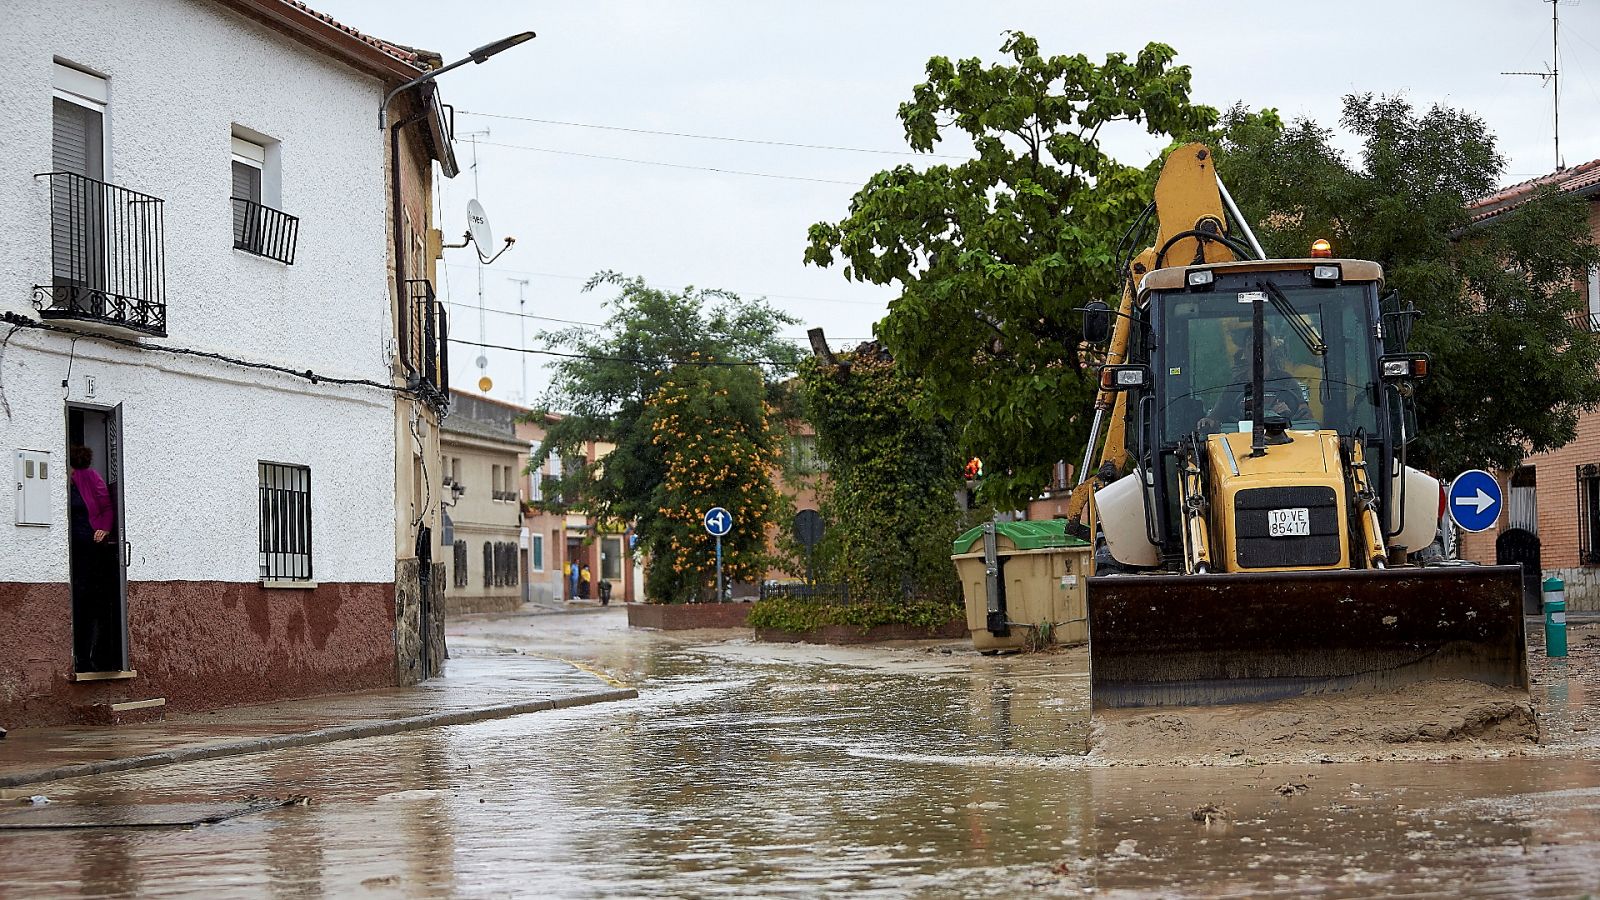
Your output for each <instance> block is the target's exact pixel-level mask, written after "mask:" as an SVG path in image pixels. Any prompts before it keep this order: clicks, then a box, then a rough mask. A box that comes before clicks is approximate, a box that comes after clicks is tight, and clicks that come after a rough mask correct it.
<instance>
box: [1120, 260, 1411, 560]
mask: <svg viewBox="0 0 1600 900" xmlns="http://www.w3.org/2000/svg"><path fill="white" fill-rule="evenodd" d="M1382 287H1383V271H1382V268H1381V267H1380V266H1379V265H1378V264H1376V263H1373V262H1368V261H1364V260H1350V259H1320V258H1319V259H1289V260H1251V261H1243V262H1232V263H1216V264H1210V265H1199V266H1188V267H1171V268H1164V269H1158V270H1156V271H1154V272H1151V273H1149V274H1148V275H1147V276H1145V278H1144V280H1143V282H1142V283H1141V284H1140V286H1139V294H1138V302H1137V304H1136V308H1135V312H1134V318H1135V323H1134V326H1135V327H1134V332H1133V333H1134V335H1135V336H1136V339H1135V340H1133V341H1130V344H1129V356H1130V358H1129V359H1128V363H1130V364H1132V365H1135V366H1141V367H1143V368H1144V369H1145V370H1146V371H1147V372H1148V373H1149V376H1148V377H1149V382H1148V384H1147V386H1146V389H1145V390H1142V391H1140V392H1139V393H1138V394H1137V395H1136V396H1135V397H1130V400H1135V399H1136V400H1137V403H1132V402H1130V404H1129V422H1128V433H1129V434H1130V435H1131V436H1132V441H1131V443H1132V444H1133V447H1134V450H1135V455H1134V458H1135V459H1137V460H1138V461H1139V467H1140V468H1141V469H1143V470H1144V471H1146V472H1153V473H1156V474H1157V477H1156V478H1154V479H1153V482H1154V483H1153V484H1151V485H1150V488H1151V489H1152V494H1153V495H1154V496H1153V497H1152V498H1151V499H1152V500H1153V501H1154V503H1153V505H1152V508H1153V509H1155V510H1158V511H1161V513H1159V514H1157V515H1156V516H1154V517H1153V519H1154V521H1152V522H1150V523H1149V524H1150V525H1151V526H1152V531H1153V533H1152V534H1151V537H1152V538H1154V539H1155V540H1154V541H1153V542H1154V543H1156V544H1158V545H1159V546H1161V547H1162V548H1163V551H1164V553H1168V554H1170V553H1176V552H1179V549H1180V545H1179V533H1180V529H1179V526H1178V517H1179V505H1180V504H1179V496H1180V491H1179V489H1178V467H1179V457H1180V443H1181V442H1190V443H1192V444H1195V445H1198V446H1199V447H1201V448H1202V450H1203V448H1204V446H1205V445H1206V443H1207V442H1206V436H1208V435H1211V434H1217V433H1223V434H1226V433H1234V432H1241V431H1243V432H1250V431H1252V430H1253V428H1254V423H1255V422H1256V421H1258V420H1259V421H1261V422H1262V423H1263V431H1264V432H1265V435H1264V436H1266V435H1270V436H1272V437H1271V439H1270V440H1267V441H1266V443H1267V444H1268V445H1269V446H1266V447H1265V448H1264V449H1263V452H1265V453H1267V454H1268V455H1270V454H1271V446H1270V444H1272V443H1277V442H1288V441H1293V440H1295V439H1296V438H1297V437H1300V436H1305V437H1309V436H1312V435H1314V434H1315V433H1316V432H1319V431H1322V432H1327V431H1332V432H1336V433H1337V434H1338V435H1339V436H1340V437H1342V438H1352V439H1356V440H1361V441H1362V442H1363V443H1364V444H1365V446H1366V457H1367V459H1369V460H1372V461H1373V462H1374V463H1375V464H1376V465H1375V467H1374V475H1376V474H1377V472H1379V471H1384V472H1386V471H1389V469H1390V467H1391V464H1392V461H1393V460H1394V458H1395V457H1394V453H1395V450H1396V447H1395V443H1394V441H1393V440H1392V439H1391V437H1392V436H1391V432H1392V431H1398V430H1401V429H1400V427H1399V425H1398V416H1396V418H1395V427H1393V428H1392V427H1391V414H1390V407H1391V405H1392V406H1393V408H1394V411H1395V413H1398V412H1399V410H1400V408H1401V405H1402V403H1401V400H1400V398H1399V396H1398V395H1397V394H1395V392H1393V391H1392V390H1386V389H1385V385H1384V379H1383V378H1382V377H1381V369H1380V361H1379V357H1378V353H1379V340H1378V339H1379V338H1380V337H1381V335H1382V333H1383V331H1382V328H1381V325H1380V323H1381V322H1382V313H1381V311H1380V307H1379V294H1380V292H1381V290H1382ZM1257 306H1259V307H1260V317H1261V328H1262V335H1261V342H1260V346H1261V351H1262V355H1263V372H1262V375H1263V380H1262V386H1261V395H1262V397H1263V398H1264V403H1263V406H1262V409H1261V414H1260V416H1259V417H1257V416H1256V414H1255V410H1254V403H1255V401H1254V390H1255V388H1254V383H1253V375H1254V371H1253V363H1254V351H1255V347H1256V343H1255V341H1254V334H1255V321H1256V318H1255V317H1256V315H1257V310H1256V307H1257ZM1380 467H1381V468H1380ZM1376 480H1377V481H1378V486H1379V493H1380V494H1381V495H1383V496H1381V497H1380V503H1386V502H1387V493H1388V482H1389V479H1387V478H1377V479H1376Z"/></svg>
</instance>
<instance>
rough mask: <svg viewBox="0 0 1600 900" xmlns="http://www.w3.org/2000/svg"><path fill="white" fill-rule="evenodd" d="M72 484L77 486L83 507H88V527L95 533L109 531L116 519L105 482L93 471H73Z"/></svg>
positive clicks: (109, 492)
mask: <svg viewBox="0 0 1600 900" xmlns="http://www.w3.org/2000/svg"><path fill="white" fill-rule="evenodd" d="M72 483H73V484H75V485H77V486H78V496H80V497H82V498H83V505H84V506H87V507H89V525H90V526H91V527H93V528H94V530H95V531H110V530H111V529H112V526H114V525H116V523H117V517H116V514H115V512H114V511H113V510H112V509H111V491H109V490H107V489H106V480H105V479H104V478H101V477H100V473H99V472H96V471H95V470H93V469H73V470H72Z"/></svg>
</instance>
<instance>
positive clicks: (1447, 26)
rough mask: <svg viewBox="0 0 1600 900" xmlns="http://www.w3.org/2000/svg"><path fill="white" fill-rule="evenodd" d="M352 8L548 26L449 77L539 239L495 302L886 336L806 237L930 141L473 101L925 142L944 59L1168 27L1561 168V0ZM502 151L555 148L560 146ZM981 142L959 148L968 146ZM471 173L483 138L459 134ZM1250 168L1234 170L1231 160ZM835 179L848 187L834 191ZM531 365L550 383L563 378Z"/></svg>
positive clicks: (1057, 46) (1234, 56)
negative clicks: (688, 289)
mask: <svg viewBox="0 0 1600 900" xmlns="http://www.w3.org/2000/svg"><path fill="white" fill-rule="evenodd" d="M310 3H311V5H312V6H313V7H314V8H316V9H318V10H321V11H324V12H327V13H329V14H331V15H333V16H334V17H335V18H337V19H339V20H340V21H342V22H345V23H346V24H349V25H352V26H354V27H356V28H360V29H362V30H364V31H368V32H370V33H372V34H376V35H379V36H382V37H385V38H389V39H391V40H395V41H399V42H402V43H407V44H412V45H416V46H422V47H426V48H428V49H431V50H435V51H438V52H440V53H442V54H443V55H444V57H445V58H446V59H447V60H448V59H454V58H457V57H459V56H461V55H462V54H464V52H465V51H466V50H469V49H471V48H472V47H475V46H478V45H480V44H483V43H486V42H488V41H489V40H492V39H494V38H498V37H500V36H503V35H505V34H508V33H512V32H515V31H519V30H523V29H532V30H534V31H537V32H538V33H539V38H538V40H536V41H533V42H531V43H529V44H525V45H523V46H521V47H518V48H515V49H513V50H511V51H508V52H507V53H506V54H504V55H502V56H500V57H496V58H495V59H494V60H492V61H491V62H489V63H487V64H485V65H483V66H468V67H466V68H464V69H461V70H458V71H456V72H452V73H449V74H447V75H445V76H444V77H443V78H442V79H441V85H442V87H443V91H444V95H445V99H446V100H447V101H448V102H450V103H453V104H454V105H455V106H456V107H457V109H458V110H460V111H462V112H460V113H459V114H458V118H457V123H456V127H457V133H458V135H463V134H466V133H468V132H472V131H481V130H484V129H487V130H488V131H489V134H488V135H484V136H481V137H480V139H481V141H482V143H480V144H479V145H478V148H477V153H478V159H479V162H480V169H479V180H480V183H481V191H480V196H481V199H482V201H483V203H484V205H485V206H486V207H487V209H488V211H489V214H490V216H491V218H492V220H493V222H494V228H495V231H496V233H497V234H498V235H513V236H515V237H516V238H517V245H516V248H515V249H513V250H512V251H511V252H509V253H507V254H506V255H505V256H503V257H502V258H501V260H500V261H499V262H497V263H496V264H495V265H494V266H492V267H490V268H488V269H487V270H486V272H485V276H484V288H485V290H484V304H485V306H487V307H488V308H489V309H490V310H511V311H515V310H517V309H518V299H517V298H518V285H516V284H515V283H514V282H513V279H524V278H525V279H527V280H528V284H527V286H526V298H527V300H526V306H525V311H526V312H527V313H528V314H530V315H538V316H549V317H556V318H564V319H575V320H582V321H589V322H597V321H601V320H602V319H603V318H604V317H605V315H606V312H605V310H604V309H603V308H602V306H601V304H602V302H603V301H604V300H605V299H606V297H607V295H606V294H605V293H604V292H598V293H595V294H583V293H581V292H580V290H579V288H580V287H581V285H582V281H583V279H584V278H585V277H587V276H588V275H590V274H592V273H594V272H596V271H599V270H602V269H615V270H617V271H620V272H624V273H627V274H630V275H635V274H636V275H642V276H644V277H645V278H646V279H647V280H649V281H651V282H652V283H656V284H660V285H663V286H671V287H680V286H683V285H687V284H693V285H696V286H704V287H723V288H728V289H730V290H735V291H738V292H740V293H743V294H750V295H765V296H767V297H769V298H770V299H771V301H772V302H773V304H774V305H776V306H779V307H781V308H783V309H786V310H788V311H790V312H791V313H793V314H794V315H796V316H797V317H798V318H800V319H801V320H802V324H801V325H798V326H796V327H795V328H794V329H793V330H792V333H793V334H794V335H795V336H797V337H799V336H803V334H804V332H805V329H806V328H807V327H811V326H817V325H820V326H823V327H824V328H826V329H827V332H828V335H829V336H830V338H836V339H845V338H863V337H867V336H870V335H871V333H872V332H871V327H872V323H873V322H874V321H876V320H877V319H878V318H879V317H881V316H882V314H883V312H884V310H885V308H886V304H887V302H888V301H889V299H890V298H891V297H892V296H893V291H892V289H889V288H877V287H874V286H871V285H861V284H855V283H851V282H847V281H846V280H845V279H844V277H843V276H842V275H841V274H840V271H839V270H838V268H835V269H830V270H818V269H815V268H812V267H807V266H804V265H802V264H801V252H802V250H803V247H804V243H805V230H806V227H807V226H808V225H810V224H811V223H812V222H815V221H818V220H823V219H837V218H839V217H841V216H842V215H843V214H844V212H845V209H846V205H847V203H848V201H849V198H850V196H851V194H852V193H854V190H855V188H856V187H859V186H860V184H861V183H862V182H863V181H864V180H865V179H866V178H867V177H868V176H870V175H871V174H872V173H873V172H875V171H877V170H878V169H880V168H883V167H885V166H888V165H893V164H895V163H896V162H899V161H902V160H905V159H909V158H912V157H908V156H894V155H877V154H869V153H854V152H844V151H821V150H804V149H797V148H785V147H775V146H767V145H763V144H743V143H730V142H719V141H705V140H693V139H687V138H674V137H664V136H654V135H644V134H632V133H627V132H622V131H604V130H597V129H588V128H575V127H563V126H556V125H544V124H536V123H531V122H523V121H516V120H513V119H501V118H487V117H481V116H474V115H468V114H467V111H471V112H478V113H494V114H499V115H509V116H523V117H533V118H540V119H552V120H560V121H565V122H578V123H590V124H597V125H610V126H621V127H629V128H641V129H656V130H663V131H676V132H692V133H697V134H709V135H724V136H729V137H740V138H754V139H759V140H768V141H786V142H799V143H815V144H829V145H837V146H847V147H855V148H865V149H881V150H903V149H904V147H905V144H904V141H903V139H902V137H901V132H900V129H899V125H898V122H897V120H896V119H895V109H896V107H897V106H898V104H899V103H900V102H901V101H902V100H904V99H906V98H907V97H908V96H909V94H910V89H911V86H912V85H913V84H915V83H917V82H918V81H920V80H921V75H922V68H923V65H924V64H925V63H926V61H927V59H928V57H929V56H933V55H945V56H951V57H959V56H972V55H978V56H982V57H984V58H985V59H988V60H997V59H998V58H999V53H998V48H999V45H1000V42H1001V32H1002V31H1004V30H1005V29H1008V28H1017V29H1021V30H1023V31H1027V32H1028V33H1030V34H1032V35H1034V36H1035V37H1037V38H1038V39H1039V40H1040V43H1041V45H1042V48H1043V49H1044V51H1045V52H1047V53H1077V52H1083V53H1086V54H1088V55H1089V56H1090V58H1091V59H1095V58H1099V57H1102V56H1103V55H1104V54H1105V53H1106V52H1108V51H1114V50H1120V51H1126V52H1128V53H1130V54H1132V53H1133V52H1136V51H1137V50H1138V48H1139V47H1142V46H1143V45H1144V44H1145V42H1147V41H1151V40H1159V41H1165V42H1167V43H1170V44H1172V45H1173V46H1174V47H1176V48H1177V50H1178V52H1179V62H1180V63H1183V64H1187V65H1189V66H1191V67H1192V68H1193V70H1194V88H1195V98H1196V99H1197V100H1198V101H1200V102H1204V103H1209V104H1211V105H1213V106H1218V107H1226V106H1228V105H1231V104H1232V103H1233V102H1234V101H1236V100H1243V101H1244V102H1246V103H1247V104H1249V105H1250V106H1252V107H1276V108H1277V109H1278V110H1279V111H1280V112H1282V113H1283V114H1284V115H1285V116H1286V117H1291V118H1293V117H1297V116H1310V117H1311V118H1314V119H1316V120H1317V121H1319V122H1322V123H1324V124H1330V125H1331V124H1336V123H1337V119H1338V111H1339V99H1340V97H1341V96H1342V95H1343V94H1346V93H1349V92H1352V91H1374V92H1379V93H1395V92H1401V93H1404V94H1405V95H1406V96H1407V97H1409V98H1410V99H1411V100H1412V101H1413V103H1415V104H1416V105H1417V106H1419V107H1426V106H1427V105H1429V104H1432V103H1435V102H1443V103H1447V104H1450V105H1453V106H1457V107H1461V108H1464V109H1467V110H1470V111H1473V112H1475V113H1477V114H1478V115H1480V116H1482V117H1483V118H1484V119H1485V120H1486V121H1487V122H1488V124H1489V126H1490V127H1491V128H1492V129H1493V130H1494V131H1495V133H1496V134H1497V135H1498V136H1499V138H1500V142H1501V150H1502V152H1503V153H1504V154H1505V155H1506V157H1507V160H1508V163H1509V165H1508V175H1507V179H1506V180H1507V181H1517V180H1521V179H1522V178H1526V177H1529V176H1531V175H1535V174H1540V173H1544V172H1548V171H1550V170H1551V169H1552V168H1553V166H1554V157H1553V150H1552V147H1551V109H1550V91H1549V89H1548V88H1542V87H1541V82H1540V79H1538V78H1514V77H1507V76H1502V75H1500V74H1499V73H1500V72H1501V71H1504V70H1524V71H1533V70H1542V69H1543V68H1544V65H1545V63H1546V62H1548V61H1549V60H1550V56H1551V54H1550V5H1549V4H1548V3H1545V2H1540V0H1477V2H1471V0H1454V2H1427V3H1405V2H1396V0H1389V2H1384V3H1378V2H1362V0H1350V2H1344V3H1300V2H1251V3H1229V2H1218V3H1210V4H1197V3H1193V2H1182V3H1179V2H1160V3H1155V2H1138V0H1123V2H1094V3H1079V2H1054V3H1045V2H971V0H969V2H964V3H962V2H949V0H936V2H928V0H920V2H909V0H907V2H894V3H890V2H863V0H856V2H839V0H822V2H816V0H813V2H810V3H806V4H784V5H779V4H775V3H766V2H752V0H743V2H736V0H702V2H689V0H680V2H672V3H666V2H656V3H647V2H643V0H633V2H621V0H610V2H583V3H572V2H569V3H509V2H504V3H483V2H456V3H449V4H446V3H440V2H438V0H310ZM1561 15H1562V62H1563V67H1564V71H1563V79H1562V80H1563V85H1562V95H1563V102H1562V151H1563V156H1564V157H1565V158H1566V161H1567V163H1568V164H1569V165H1576V164H1578V163H1580V162H1584V161H1587V160H1589V159H1592V158H1595V157H1597V156H1600V122H1597V120H1596V118H1595V116H1594V115H1593V114H1592V113H1593V111H1594V110H1595V109H1596V108H1597V107H1600V0H1588V2H1585V3H1580V4H1577V5H1573V6H1566V5H1563V6H1562V7H1561ZM501 145H519V146H520V147H538V148H543V149H544V151H562V153H554V152H541V151H538V150H529V149H515V148H512V147H508V146H501ZM1108 145H1109V146H1110V147H1111V148H1112V150H1113V151H1114V153H1115V154H1116V155H1117V156H1118V157H1119V158H1121V159H1123V160H1124V161H1126V162H1129V163H1136V164H1142V163H1143V162H1145V161H1148V159H1149V158H1150V157H1151V156H1152V155H1153V154H1154V153H1155V152H1156V151H1157V150H1158V149H1159V145H1158V143H1157V142H1155V141H1152V140H1150V139H1148V138H1145V137H1143V136H1142V135H1140V134H1137V133H1135V132H1133V131H1125V132H1120V133H1116V134H1111V135H1109V136H1108ZM955 149H956V152H959V148H955ZM457 152H458V155H459V156H460V158H461V160H462V163H463V166H464V167H465V166H467V165H470V163H471V159H472V155H473V148H472V146H471V145H470V144H468V143H465V142H461V143H459V144H458V150H457ZM566 154H590V155H591V156H592V155H599V156H613V157H625V158H629V159H634V160H649V161H654V162H661V163H672V164H675V165H681V166H701V167H710V168H721V169H730V170H740V171H745V172H759V173H767V174H770V175H785V176H795V177H799V178H809V179H819V181H801V180H786V179H779V178H765V177H755V176H749V175H733V174H717V173H712V172H705V171H698V170H695V169H678V168H668V167H663V166H655V165H641V164H636V163H627V162H617V161H611V160H603V159H594V158H589V157H586V156H577V155H566ZM1223 175H1224V177H1226V173H1223ZM829 182H843V183H842V184H841V183H829ZM471 196H472V174H471V172H470V171H464V172H463V173H462V175H461V176H459V177H457V178H456V179H454V180H453V181H447V182H446V183H445V185H444V188H443V192H442V201H443V202H442V203H441V209H442V213H443V216H444V221H443V227H444V229H445V232H446V235H447V236H449V235H451V234H453V233H458V232H459V231H461V230H464V217H463V216H464V214H463V210H464V207H465V205H466V202H467V200H468V198H470V197H471ZM470 254H471V251H470V250H458V251H449V252H447V254H446V255H447V262H448V268H447V271H448V279H441V280H442V281H446V282H447V283H446V284H442V285H441V286H440V288H441V292H445V293H447V294H448V298H449V300H450V301H451V302H452V303H456V304H465V305H464V306H456V307H453V308H452V312H453V314H454V325H453V334H454V336H456V337H461V338H466V339H469V340H477V339H478V334H479V327H480V326H479V315H478V312H477V303H478V300H477V276H476V272H475V268H476V266H475V264H473V262H472V259H471V256H470ZM543 327H559V326H558V325H557V324H555V323H549V322H541V321H538V320H531V319H527V320H524V319H518V318H516V317H514V316H507V315H500V314H496V313H493V312H490V313H489V314H488V315H487V316H486V317H485V325H484V329H485V333H486V337H487V342H488V343H495V344H506V345H513V346H514V345H519V344H521V343H522V340H523V339H522V338H521V336H520V335H519V328H525V330H526V334H527V338H526V345H527V346H530V347H534V346H538V345H537V343H536V342H535V341H534V338H533V336H534V334H535V333H536V332H537V331H538V330H539V329H540V328H543ZM486 355H487V357H488V361H489V366H488V374H489V376H490V377H491V378H492V379H493V380H494V384H495V386H494V388H493V389H492V390H491V392H490V395H491V396H494V397H498V398H501V399H511V400H516V399H519V398H520V395H521V389H520V387H519V382H520V381H521V369H520V366H521V355H520V354H516V353H509V352H502V351H487V354H486ZM476 356H477V350H476V349H474V348H471V347H460V346H457V347H456V348H455V349H454V350H453V352H452V355H451V371H452V373H453V381H455V382H456V384H457V386H458V387H461V388H464V389H473V390H475V389H476V388H475V383H476V381H477V379H478V375H479V372H478V370H477V368H476V367H475V366H474V365H473V360H474V357H476ZM540 360H541V358H540V357H536V356H535V357H528V382H529V393H530V394H531V395H532V396H533V397H535V398H537V397H538V396H539V394H540V393H541V392H542V390H543V388H544V386H545V384H546V382H547V379H546V378H545V376H544V373H543V370H542V364H541V361H540Z"/></svg>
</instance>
